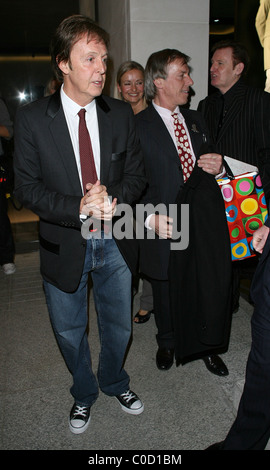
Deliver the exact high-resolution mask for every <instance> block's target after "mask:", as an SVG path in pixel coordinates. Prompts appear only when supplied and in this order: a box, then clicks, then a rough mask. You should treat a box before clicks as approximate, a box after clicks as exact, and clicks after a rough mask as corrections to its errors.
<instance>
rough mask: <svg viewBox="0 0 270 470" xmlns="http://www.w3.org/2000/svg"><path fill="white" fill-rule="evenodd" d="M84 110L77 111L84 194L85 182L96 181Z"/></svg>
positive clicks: (84, 190)
mask: <svg viewBox="0 0 270 470" xmlns="http://www.w3.org/2000/svg"><path fill="white" fill-rule="evenodd" d="M85 112H86V111H85V109H81V110H80V111H79V112H78V116H79V118H80V122H79V149H80V160H81V173H82V182H83V192H84V194H85V193H86V189H85V186H86V183H95V182H96V181H97V173H96V167H95V161H94V155H93V150H92V145H91V139H90V135H89V132H88V129H87V127H86V122H85Z"/></svg>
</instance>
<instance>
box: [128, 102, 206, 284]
mask: <svg viewBox="0 0 270 470" xmlns="http://www.w3.org/2000/svg"><path fill="white" fill-rule="evenodd" d="M181 112H182V114H183V116H184V118H185V121H186V124H187V127H188V129H189V133H190V137H191V141H192V146H193V149H194V152H195V155H196V156H199V155H201V154H202V153H205V152H206V151H208V150H209V140H208V131H207V129H206V125H205V122H204V120H203V119H202V117H201V115H200V113H198V112H196V111H191V110H186V109H181ZM136 124H137V128H138V133H139V138H140V142H141V146H142V150H143V156H144V162H145V171H146V177H147V181H148V187H147V190H146V192H145V194H144V196H143V198H142V200H141V202H143V203H144V204H147V203H151V204H153V205H154V206H156V205H158V204H164V206H165V208H166V210H167V211H168V210H169V205H170V204H175V201H176V196H177V194H178V191H179V188H180V187H181V186H183V184H184V181H183V174H182V168H181V163H180V159H179V156H178V153H177V150H176V148H175V145H174V143H173V141H172V138H171V136H170V134H169V132H168V130H167V128H166V126H165V125H164V123H163V121H162V119H161V117H160V116H159V114H158V113H157V111H156V110H155V108H154V107H153V106H152V105H150V106H148V108H146V109H145V110H144V111H142V112H141V113H139V114H138V115H137V116H136ZM169 255H170V241H169V240H162V239H159V238H158V237H156V238H155V240H144V241H143V242H142V243H141V256H140V268H141V271H142V272H143V273H144V274H146V275H148V276H150V277H152V278H154V279H163V280H164V279H167V278H168V262H169Z"/></svg>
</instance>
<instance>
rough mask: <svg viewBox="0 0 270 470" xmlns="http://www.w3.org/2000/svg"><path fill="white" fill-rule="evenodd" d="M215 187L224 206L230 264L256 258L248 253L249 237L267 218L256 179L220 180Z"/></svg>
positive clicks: (244, 176) (252, 176) (245, 176)
mask: <svg viewBox="0 0 270 470" xmlns="http://www.w3.org/2000/svg"><path fill="white" fill-rule="evenodd" d="M218 184H219V185H220V189H221V193H222V196H223V199H224V203H225V211H226V217H227V224H228V229H229V234H230V241H231V255H232V260H233V261H236V260H242V259H246V258H250V257H252V256H256V254H255V253H254V252H253V251H252V237H253V233H254V232H255V231H256V230H257V229H258V228H259V227H261V226H262V225H263V224H264V222H265V220H266V218H267V217H268V212H267V206H266V200H265V195H264V191H263V188H262V182H261V178H260V175H259V174H258V173H246V174H242V175H238V176H236V177H235V178H234V179H228V178H225V179H220V180H218Z"/></svg>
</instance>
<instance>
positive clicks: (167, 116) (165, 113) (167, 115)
mask: <svg viewBox="0 0 270 470" xmlns="http://www.w3.org/2000/svg"><path fill="white" fill-rule="evenodd" d="M152 104H153V106H154V108H155V109H156V111H157V112H158V113H159V114H160V116H161V117H163V118H164V119H171V116H172V114H173V113H177V115H178V119H179V121H180V122H184V121H185V119H184V116H183V115H182V114H181V113H180V109H179V106H176V108H175V110H174V111H173V112H171V111H170V110H169V109H168V108H163V107H162V106H158V105H157V104H156V103H155V102H154V101H152Z"/></svg>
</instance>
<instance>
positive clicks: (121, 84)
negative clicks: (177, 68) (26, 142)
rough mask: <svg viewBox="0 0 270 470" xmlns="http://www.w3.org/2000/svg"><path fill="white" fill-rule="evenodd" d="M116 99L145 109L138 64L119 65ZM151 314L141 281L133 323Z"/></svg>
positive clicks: (141, 71)
mask: <svg viewBox="0 0 270 470" xmlns="http://www.w3.org/2000/svg"><path fill="white" fill-rule="evenodd" d="M116 82H117V92H118V98H120V99H122V100H124V101H126V102H127V103H129V104H130V105H131V107H132V109H133V112H134V114H138V113H139V112H140V111H143V110H144V109H145V108H146V107H147V104H146V100H145V97H144V68H143V66H142V65H141V64H139V63H138V62H135V61H133V60H128V61H126V62H123V64H122V65H120V67H119V69H118V72H117V77H116ZM152 313H153V296H152V287H151V284H150V282H149V281H147V280H146V279H143V286H142V295H141V298H140V310H139V311H138V313H136V315H135V316H134V322H135V323H145V322H147V321H148V320H149V318H150V317H151V314H152Z"/></svg>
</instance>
